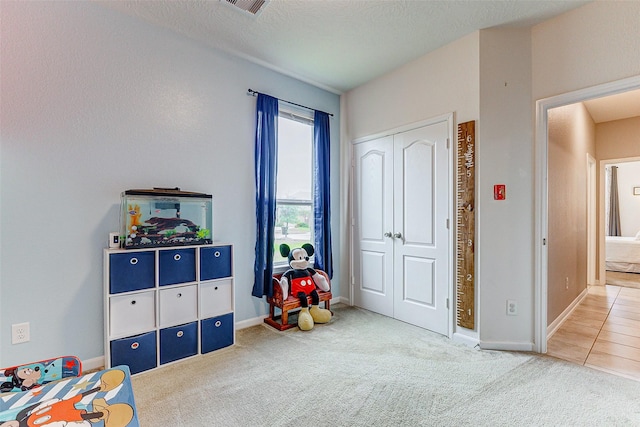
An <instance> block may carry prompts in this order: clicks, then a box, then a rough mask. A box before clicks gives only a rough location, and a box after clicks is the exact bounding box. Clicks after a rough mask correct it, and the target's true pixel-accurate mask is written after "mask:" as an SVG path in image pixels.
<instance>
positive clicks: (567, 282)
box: [564, 277, 569, 290]
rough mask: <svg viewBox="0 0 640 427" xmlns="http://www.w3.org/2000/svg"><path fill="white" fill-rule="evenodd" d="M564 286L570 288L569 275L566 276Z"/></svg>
mask: <svg viewBox="0 0 640 427" xmlns="http://www.w3.org/2000/svg"><path fill="white" fill-rule="evenodd" d="M564 288H565V289H566V290H568V289H569V278H568V277H565V278H564Z"/></svg>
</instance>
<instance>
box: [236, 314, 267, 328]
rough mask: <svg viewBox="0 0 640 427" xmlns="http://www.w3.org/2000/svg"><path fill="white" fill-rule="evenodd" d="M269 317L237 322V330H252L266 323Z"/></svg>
mask: <svg viewBox="0 0 640 427" xmlns="http://www.w3.org/2000/svg"><path fill="white" fill-rule="evenodd" d="M266 317H268V315H266V314H265V315H264V316H258V317H253V318H251V319H246V320H241V321H239V322H236V330H237V331H238V330H240V329H245V328H250V327H252V326H257V325H262V324H263V323H264V319H265V318H266Z"/></svg>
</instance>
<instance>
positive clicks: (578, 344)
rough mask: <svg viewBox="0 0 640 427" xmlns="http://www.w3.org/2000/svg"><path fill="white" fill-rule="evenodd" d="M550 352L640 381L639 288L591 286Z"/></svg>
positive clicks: (550, 343)
mask: <svg viewBox="0 0 640 427" xmlns="http://www.w3.org/2000/svg"><path fill="white" fill-rule="evenodd" d="M547 354H548V355H549V356H554V357H557V358H560V359H564V360H568V361H570V362H574V363H578V364H580V365H585V366H589V367H591V368H595V369H600V370H603V371H607V372H609V373H612V374H616V375H620V376H624V377H627V378H632V379H635V380H637V381H640V289H634V288H623V287H619V286H611V285H606V286H592V287H590V288H589V292H588V294H587V296H586V297H585V298H584V300H583V301H582V302H581V303H580V305H579V306H578V307H576V309H575V310H574V311H573V313H571V315H570V316H569V317H568V318H567V320H566V321H565V322H564V323H563V324H562V325H561V326H560V328H559V329H558V330H557V331H556V333H555V334H553V336H552V337H551V339H549V341H548V342H547Z"/></svg>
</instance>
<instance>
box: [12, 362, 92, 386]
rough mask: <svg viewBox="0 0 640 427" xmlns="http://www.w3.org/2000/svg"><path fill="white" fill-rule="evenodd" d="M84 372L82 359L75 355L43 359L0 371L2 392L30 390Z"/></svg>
mask: <svg viewBox="0 0 640 427" xmlns="http://www.w3.org/2000/svg"><path fill="white" fill-rule="evenodd" d="M80 374H82V363H81V362H80V359H78V358H77V357H73V356H65V357H58V358H57V359H47V360H41V361H39V362H36V363H30V364H28V365H22V366H14V367H11V368H6V369H4V370H2V371H0V393H7V392H17V391H25V390H30V389H32V388H35V387H39V386H41V385H43V384H47V383H50V382H52V381H58V380H61V379H63V378H68V377H77V376H78V375H80Z"/></svg>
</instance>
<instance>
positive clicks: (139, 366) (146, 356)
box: [111, 331, 156, 374]
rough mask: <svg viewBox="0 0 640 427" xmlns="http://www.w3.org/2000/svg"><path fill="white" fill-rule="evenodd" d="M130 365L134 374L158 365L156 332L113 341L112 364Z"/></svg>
mask: <svg viewBox="0 0 640 427" xmlns="http://www.w3.org/2000/svg"><path fill="white" fill-rule="evenodd" d="M118 365H128V366H129V370H130V371H131V373H132V374H137V373H138V372H142V371H146V370H149V369H153V368H155V367H156V332H155V331H152V332H147V333H144V334H141V335H136V336H133V337H127V338H121V339H119V340H114V341H111V366H118Z"/></svg>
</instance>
